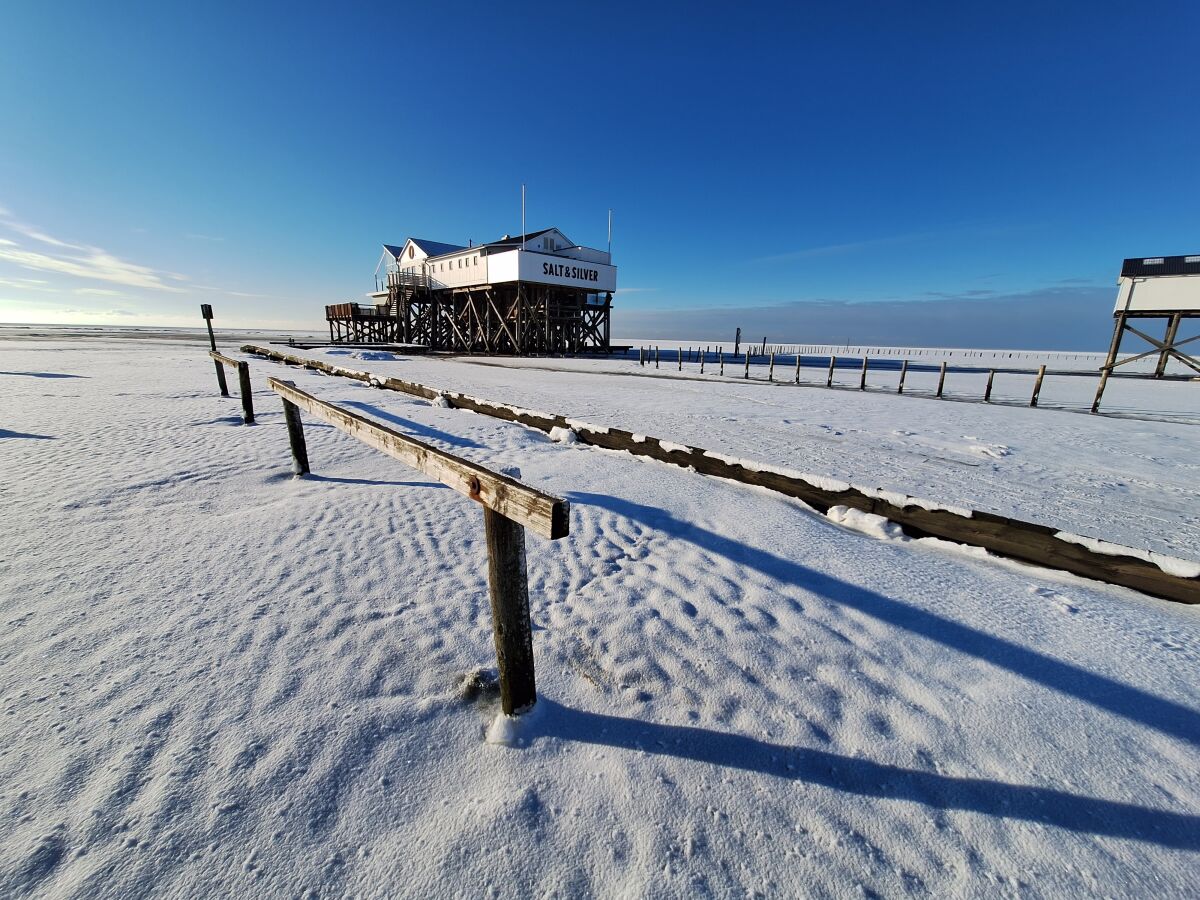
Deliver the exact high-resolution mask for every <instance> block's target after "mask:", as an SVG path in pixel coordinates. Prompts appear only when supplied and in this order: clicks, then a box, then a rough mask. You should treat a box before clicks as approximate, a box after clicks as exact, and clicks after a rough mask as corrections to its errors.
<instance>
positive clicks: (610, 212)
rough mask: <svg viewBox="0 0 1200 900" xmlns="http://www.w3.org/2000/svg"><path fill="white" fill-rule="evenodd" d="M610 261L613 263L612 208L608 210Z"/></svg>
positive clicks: (610, 263)
mask: <svg viewBox="0 0 1200 900" xmlns="http://www.w3.org/2000/svg"><path fill="white" fill-rule="evenodd" d="M608 263H609V265H612V210H611V209H610V210H609V211H608Z"/></svg>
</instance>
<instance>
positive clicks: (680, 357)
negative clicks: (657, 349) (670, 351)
mask: <svg viewBox="0 0 1200 900" xmlns="http://www.w3.org/2000/svg"><path fill="white" fill-rule="evenodd" d="M675 353H676V355H677V356H678V357H679V371H680V372H682V371H683V348H682V347H680V348H679V349H678V350H676V351H675Z"/></svg>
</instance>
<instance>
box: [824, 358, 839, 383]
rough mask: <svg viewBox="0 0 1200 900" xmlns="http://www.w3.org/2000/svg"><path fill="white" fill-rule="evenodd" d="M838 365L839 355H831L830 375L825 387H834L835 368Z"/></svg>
mask: <svg viewBox="0 0 1200 900" xmlns="http://www.w3.org/2000/svg"><path fill="white" fill-rule="evenodd" d="M836 365H837V357H836V356H831V357H829V375H828V376H827V377H826V379H825V387H827V388H831V387H833V368H834V366H836Z"/></svg>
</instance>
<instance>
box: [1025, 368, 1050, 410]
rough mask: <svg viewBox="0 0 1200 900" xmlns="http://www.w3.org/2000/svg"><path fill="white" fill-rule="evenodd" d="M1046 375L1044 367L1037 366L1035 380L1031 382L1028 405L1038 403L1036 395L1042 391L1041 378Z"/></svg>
mask: <svg viewBox="0 0 1200 900" xmlns="http://www.w3.org/2000/svg"><path fill="white" fill-rule="evenodd" d="M1045 377H1046V367H1045V366H1038V373H1037V380H1036V381H1035V382H1034V383H1033V396H1032V397H1030V398H1029V405H1030V406H1037V405H1038V395H1039V394H1041V392H1042V379H1043V378H1045Z"/></svg>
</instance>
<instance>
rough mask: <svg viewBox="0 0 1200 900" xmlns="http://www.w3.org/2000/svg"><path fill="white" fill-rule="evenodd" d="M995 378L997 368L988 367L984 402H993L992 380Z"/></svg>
mask: <svg viewBox="0 0 1200 900" xmlns="http://www.w3.org/2000/svg"><path fill="white" fill-rule="evenodd" d="M995 378H996V370H995V369H988V380H987V387H985V388H984V389H983V402H984V403H991V402H992V382H993V381H994V380H995Z"/></svg>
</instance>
